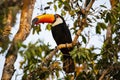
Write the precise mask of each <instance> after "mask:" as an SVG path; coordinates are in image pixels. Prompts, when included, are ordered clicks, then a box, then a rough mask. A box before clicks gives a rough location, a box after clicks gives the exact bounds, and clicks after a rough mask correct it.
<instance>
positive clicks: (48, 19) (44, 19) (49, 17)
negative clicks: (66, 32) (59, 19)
mask: <svg viewBox="0 0 120 80" xmlns="http://www.w3.org/2000/svg"><path fill="white" fill-rule="evenodd" d="M54 21H55V16H54V15H53V14H43V15H39V16H37V17H35V18H34V19H33V20H32V24H39V23H53V22H54Z"/></svg>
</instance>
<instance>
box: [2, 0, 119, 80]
mask: <svg viewBox="0 0 120 80" xmlns="http://www.w3.org/2000/svg"><path fill="white" fill-rule="evenodd" d="M83 2H84V1H83V0H73V1H72V0H53V1H51V2H47V6H46V7H45V8H44V9H43V10H48V9H50V8H54V11H55V12H57V11H58V10H60V13H59V14H61V15H62V16H66V15H69V16H70V19H71V20H72V21H73V25H70V26H71V27H70V30H72V31H73V32H72V35H75V34H76V31H77V30H78V29H79V26H78V25H79V19H81V18H82V17H83V16H84V15H82V14H81V12H80V11H81V8H85V6H84V5H83ZM51 6H52V7H51ZM21 7H22V0H7V1H6V0H1V2H0V9H1V11H0V47H1V53H5V51H6V50H7V48H8V47H9V44H10V43H11V41H10V37H9V36H10V35H11V34H10V31H11V27H13V26H14V24H15V22H16V14H17V13H19V12H20V10H21ZM77 14H81V16H80V18H79V16H78V15H77ZM100 20H101V21H100ZM95 22H96V25H95V24H94V23H95ZM108 24H111V25H112V26H113V27H112V29H111V32H112V37H111V39H109V40H110V41H108V40H107V38H105V37H106V36H107V34H104V35H103V34H102V33H103V31H106V32H107V27H109V25H108ZM50 26H51V25H50V24H48V25H47V27H46V29H47V30H50ZM40 27H41V25H38V26H37V27H34V26H32V29H33V35H34V33H36V32H37V33H38V34H39V32H40V31H41V28H40ZM88 27H89V28H93V27H94V29H95V33H96V34H95V35H103V38H104V41H103V45H102V47H101V48H97V47H94V46H91V47H89V48H88V47H86V45H87V44H88V43H89V40H90V38H91V37H90V35H89V33H88V34H83V33H81V35H80V38H81V39H82V41H79V43H80V44H79V45H76V46H75V47H74V49H73V51H71V52H70V54H71V56H72V58H73V59H74V61H75V63H76V72H75V75H74V77H73V74H70V75H68V74H65V73H64V71H63V70H62V62H61V60H62V53H61V52H58V53H57V54H56V55H55V56H54V57H53V58H52V60H51V61H49V62H48V63H47V64H45V63H42V61H43V60H44V59H45V57H46V56H47V55H48V54H49V53H50V52H51V51H52V50H53V49H51V48H50V46H51V45H49V43H48V44H45V43H44V41H41V40H38V41H37V42H36V43H29V44H28V45H25V44H22V43H20V44H19V45H18V46H19V47H21V49H20V50H19V52H18V53H20V55H21V57H22V58H23V61H21V62H20V68H21V69H22V70H23V77H22V79H23V80H25V79H26V78H27V77H29V76H32V77H31V80H41V79H43V80H46V79H48V78H51V79H55V78H57V80H63V79H65V80H71V79H73V78H75V79H76V80H98V79H99V78H100V77H101V75H102V74H105V73H104V71H105V70H107V69H109V71H108V73H107V74H105V76H104V80H114V79H116V80H119V79H120V3H117V4H116V7H115V8H113V9H111V10H109V9H107V7H106V6H104V5H100V6H99V8H97V9H96V8H92V9H91V10H90V12H88V16H87V22H86V27H85V29H86V28H88ZM93 42H94V44H96V45H97V44H98V43H96V42H95V41H93ZM82 45H85V46H82ZM96 50H99V52H98V51H96ZM41 65H43V66H41ZM114 66H115V68H114ZM61 74H62V75H63V76H61Z"/></svg>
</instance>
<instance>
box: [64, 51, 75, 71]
mask: <svg viewBox="0 0 120 80" xmlns="http://www.w3.org/2000/svg"><path fill="white" fill-rule="evenodd" d="M63 70H64V71H65V72H66V73H72V72H74V71H75V64H74V60H73V59H72V57H71V56H70V54H69V53H68V54H63Z"/></svg>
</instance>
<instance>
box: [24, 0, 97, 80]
mask: <svg viewBox="0 0 120 80" xmlns="http://www.w3.org/2000/svg"><path fill="white" fill-rule="evenodd" d="M94 2H95V0H91V1H90V3H89V5H88V6H87V7H86V9H82V10H81V12H82V13H83V14H84V15H86V17H87V13H88V12H89V10H90V9H91V7H92V5H93V3H94ZM80 15H81V14H78V18H79V16H80ZM86 17H83V18H82V20H78V24H79V30H78V31H77V32H76V35H75V37H74V39H73V41H72V43H69V44H68V43H66V44H60V45H58V46H57V47H56V48H55V49H54V50H53V51H51V52H50V53H49V55H47V56H46V58H45V59H44V60H43V61H42V65H40V67H41V66H42V67H43V66H44V65H45V64H47V63H48V61H50V60H51V59H52V57H53V56H54V55H56V53H57V51H58V50H60V49H62V48H71V47H74V46H75V45H77V43H78V42H77V41H78V38H79V36H80V35H81V32H82V31H83V29H84V28H85V25H86ZM40 67H38V68H37V69H35V70H33V71H32V72H30V73H29V74H28V76H27V78H26V80H30V79H32V76H33V75H34V73H36V72H37V71H38V70H40V69H39V68H40ZM44 67H46V66H44ZM39 74H40V73H39ZM71 80H73V79H71Z"/></svg>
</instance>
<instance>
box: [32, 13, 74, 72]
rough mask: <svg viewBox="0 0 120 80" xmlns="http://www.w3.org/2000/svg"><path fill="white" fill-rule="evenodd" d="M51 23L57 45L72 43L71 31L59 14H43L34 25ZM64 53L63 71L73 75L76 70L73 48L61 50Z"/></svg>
mask: <svg viewBox="0 0 120 80" xmlns="http://www.w3.org/2000/svg"><path fill="white" fill-rule="evenodd" d="M39 23H51V24H52V27H51V31H52V35H53V38H54V40H55V42H56V44H57V45H59V44H67V43H72V38H71V34H70V31H69V29H68V27H67V25H66V22H65V20H64V18H63V17H62V16H60V15H58V14H55V15H53V14H43V15H39V16H37V17H35V18H34V19H33V21H32V24H39ZM60 50H61V52H62V53H63V70H64V71H65V72H66V73H72V72H74V70H75V65H74V61H73V59H72V57H71V56H70V54H69V52H70V51H71V50H72V48H63V49H60Z"/></svg>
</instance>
